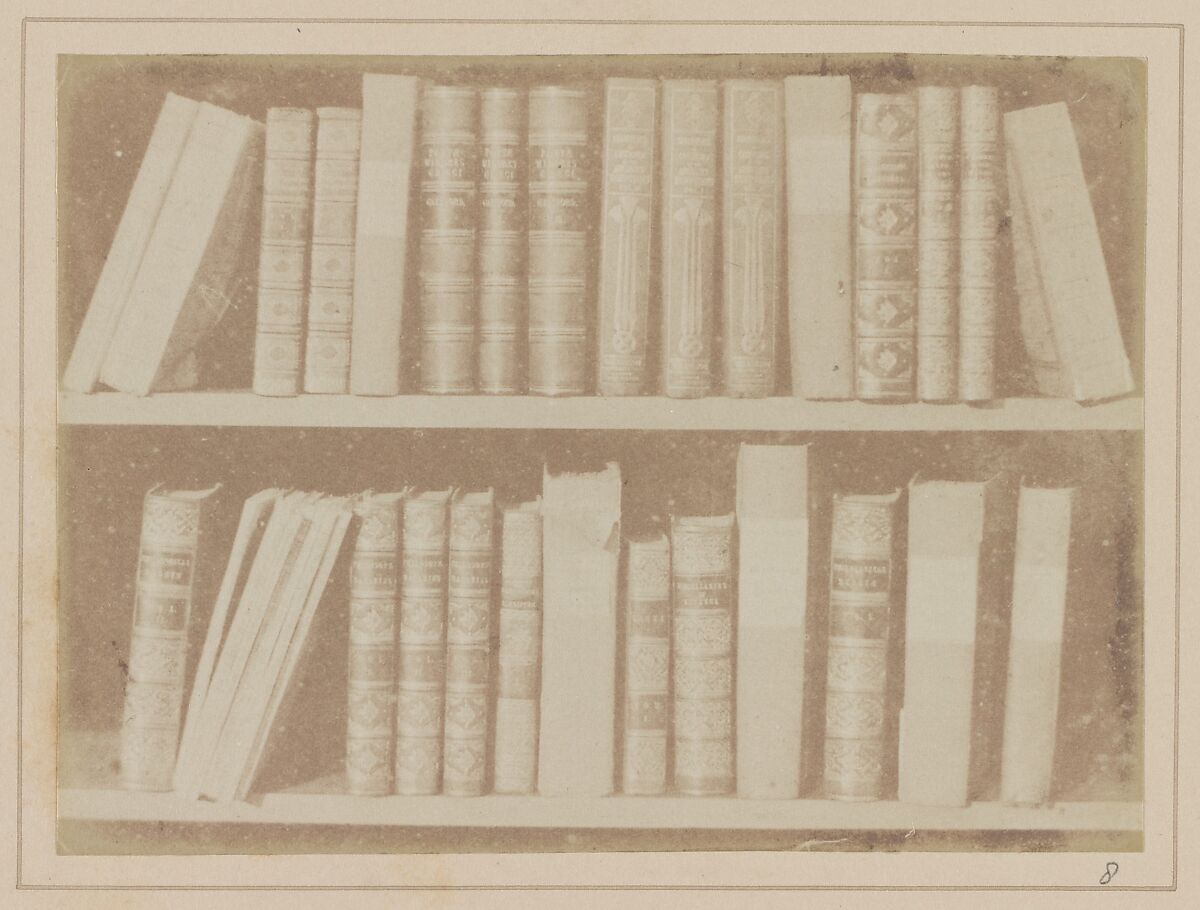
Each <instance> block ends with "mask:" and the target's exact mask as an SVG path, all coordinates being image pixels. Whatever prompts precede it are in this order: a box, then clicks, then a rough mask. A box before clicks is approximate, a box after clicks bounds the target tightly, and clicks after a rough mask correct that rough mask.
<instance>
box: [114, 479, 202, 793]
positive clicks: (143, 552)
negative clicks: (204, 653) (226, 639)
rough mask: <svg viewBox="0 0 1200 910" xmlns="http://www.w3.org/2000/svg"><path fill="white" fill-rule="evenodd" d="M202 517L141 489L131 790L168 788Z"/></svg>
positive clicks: (128, 757)
mask: <svg viewBox="0 0 1200 910" xmlns="http://www.w3.org/2000/svg"><path fill="white" fill-rule="evenodd" d="M203 520H204V502H203V501H198V500H194V499H188V500H181V499H178V498H175V497H173V496H171V495H170V494H169V493H166V492H162V491H156V490H151V491H150V492H149V493H148V494H146V499H145V502H144V504H143V509H142V534H141V543H140V545H139V551H138V568H137V584H136V594H135V601H134V608H133V609H134V615H133V633H132V637H131V640H130V645H129V671H128V672H129V675H128V678H127V680H126V683H125V705H124V712H123V714H122V721H121V753H120V764H121V770H120V783H121V786H122V787H124V788H125V789H128V790H170V789H171V786H172V779H173V777H174V773H175V753H176V749H177V748H178V746H179V731H180V722H181V714H182V711H183V691H184V684H185V673H186V668H187V648H188V621H189V617H190V614H191V610H192V602H193V597H194V594H195V585H196V577H197V568H198V566H197V555H198V552H199V548H200V537H201V533H202V524H203Z"/></svg>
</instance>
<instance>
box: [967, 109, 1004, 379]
mask: <svg viewBox="0 0 1200 910" xmlns="http://www.w3.org/2000/svg"><path fill="white" fill-rule="evenodd" d="M961 110H962V128H961V130H960V133H959V136H960V141H961V148H962V154H961V164H962V180H961V182H960V184H959V200H960V202H959V214H960V220H959V232H958V237H959V239H958V244H959V268H958V271H959V279H958V284H959V290H958V347H959V365H958V395H959V397H960V398H961V399H962V400H963V401H987V400H989V399H992V398H995V397H996V332H997V324H998V322H999V314H998V311H997V307H998V305H999V304H998V297H997V290H996V282H997V266H996V259H997V253H998V246H999V244H998V239H999V234H1000V217H1001V211H1000V209H1001V199H1002V193H1001V184H1000V181H1001V180H1002V179H1003V169H1004V158H1003V146H1002V145H1001V141H1000V93H999V90H998V89H996V88H995V87H994V86H989V85H968V86H964V87H963V90H962V103H961Z"/></svg>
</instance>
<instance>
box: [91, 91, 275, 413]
mask: <svg viewBox="0 0 1200 910" xmlns="http://www.w3.org/2000/svg"><path fill="white" fill-rule="evenodd" d="M262 133H263V126H262V124H261V123H257V122H256V121H254V120H251V119H250V118H248V117H242V116H240V115H238V114H234V113H233V112H232V111H226V110H224V109H223V108H219V107H217V106H215V105H212V104H208V103H206V102H202V103H201V104H200V108H199V110H198V111H197V113H196V119H195V121H194V122H193V124H192V128H191V130H190V131H189V133H188V139H187V143H186V145H185V147H184V150H183V153H182V154H181V155H180V157H179V163H178V164H177V165H176V168H175V174H174V176H173V177H172V179H171V186H170V187H169V188H168V190H167V194H166V197H165V198H164V199H163V203H162V208H161V210H160V212H159V216H158V220H157V221H156V222H155V225H154V231H153V233H152V234H151V236H150V239H149V241H148V242H147V244H146V248H145V251H144V252H143V254H142V259H141V262H140V263H139V265H138V267H137V275H136V276H135V277H134V278H133V282H132V284H131V285H130V288H129V294H128V297H127V298H126V303H125V306H124V307H123V308H122V310H121V315H120V318H119V319H118V320H117V327H116V329H115V331H114V332H113V336H112V341H111V342H110V343H109V346H108V351H107V353H106V354H105V358H104V364H103V366H102V368H101V371H100V381H102V382H103V383H104V384H105V385H108V386H110V387H112V388H114V389H116V390H117V391H121V392H127V393H129V394H131V395H148V394H149V393H150V391H151V390H153V389H156V388H160V387H161V386H162V385H163V384H164V383H168V384H170V385H172V386H173V387H176V388H177V387H179V385H180V383H179V381H178V379H179V377H180V376H181V375H184V374H181V373H180V372H179V367H180V366H181V365H182V364H183V362H184V361H185V360H186V359H187V358H188V357H189V355H191V354H193V353H194V351H195V349H196V346H197V345H198V344H199V343H200V341H201V340H202V339H203V338H204V337H205V336H206V335H207V334H208V333H209V332H210V331H211V330H212V328H213V327H214V326H215V325H216V324H217V322H218V321H219V320H220V319H221V317H222V316H223V315H224V313H225V310H226V308H227V307H228V306H229V302H230V294H231V292H232V290H233V280H234V277H235V276H236V274H237V273H238V270H239V268H240V267H241V265H242V259H243V250H244V247H245V243H244V240H245V237H246V231H247V228H248V225H249V223H250V221H251V219H250V217H249V215H250V210H251V207H252V205H253V204H254V203H255V202H257V199H258V192H257V188H258V185H259V183H260V181H261V179H262ZM196 376H197V374H196V373H194V372H192V373H191V379H192V380H193V381H194V379H195V378H196Z"/></svg>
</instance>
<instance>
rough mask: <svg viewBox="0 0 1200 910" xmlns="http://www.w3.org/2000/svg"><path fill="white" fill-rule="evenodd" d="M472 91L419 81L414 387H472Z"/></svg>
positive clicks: (460, 390)
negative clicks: (417, 372)
mask: <svg viewBox="0 0 1200 910" xmlns="http://www.w3.org/2000/svg"><path fill="white" fill-rule="evenodd" d="M478 114H479V95H478V93H477V92H476V91H475V90H474V89H472V88H461V87H456V86H447V85H433V86H428V87H426V89H425V91H424V93H423V95H422V97H421V214H422V217H421V266H420V279H421V388H422V390H424V391H425V392H432V393H435V394H441V395H459V394H465V393H469V392H473V391H474V390H475V327H476V322H477V313H476V306H477V303H478V301H477V300H476V295H475V220H476V215H477V212H476V208H477V204H478V191H479V185H478V184H479V180H478V177H479V175H478V171H479V164H478V159H477V156H478V154H479V150H478V147H477V146H476V139H477V137H478V127H477V124H476V121H477V118H478Z"/></svg>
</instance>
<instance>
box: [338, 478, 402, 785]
mask: <svg viewBox="0 0 1200 910" xmlns="http://www.w3.org/2000/svg"><path fill="white" fill-rule="evenodd" d="M402 506H403V503H402V502H400V501H398V500H397V499H395V498H392V499H383V498H377V497H370V498H368V499H366V500H364V501H363V502H362V503H361V504H360V505H359V507H358V509H357V512H358V517H359V525H358V535H357V537H356V538H355V541H354V553H353V556H352V557H351V560H350V654H349V670H348V673H347V689H348V710H347V714H346V786H347V789H348V790H349V792H351V793H354V794H359V795H363V796H383V795H385V794H388V793H391V792H392V771H393V759H394V756H393V749H394V747H395V743H396V706H395V700H396V598H397V593H398V591H397V575H398V572H397V568H398V566H397V563H398V561H399V558H398V557H399V540H400V509H401V507H402Z"/></svg>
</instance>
